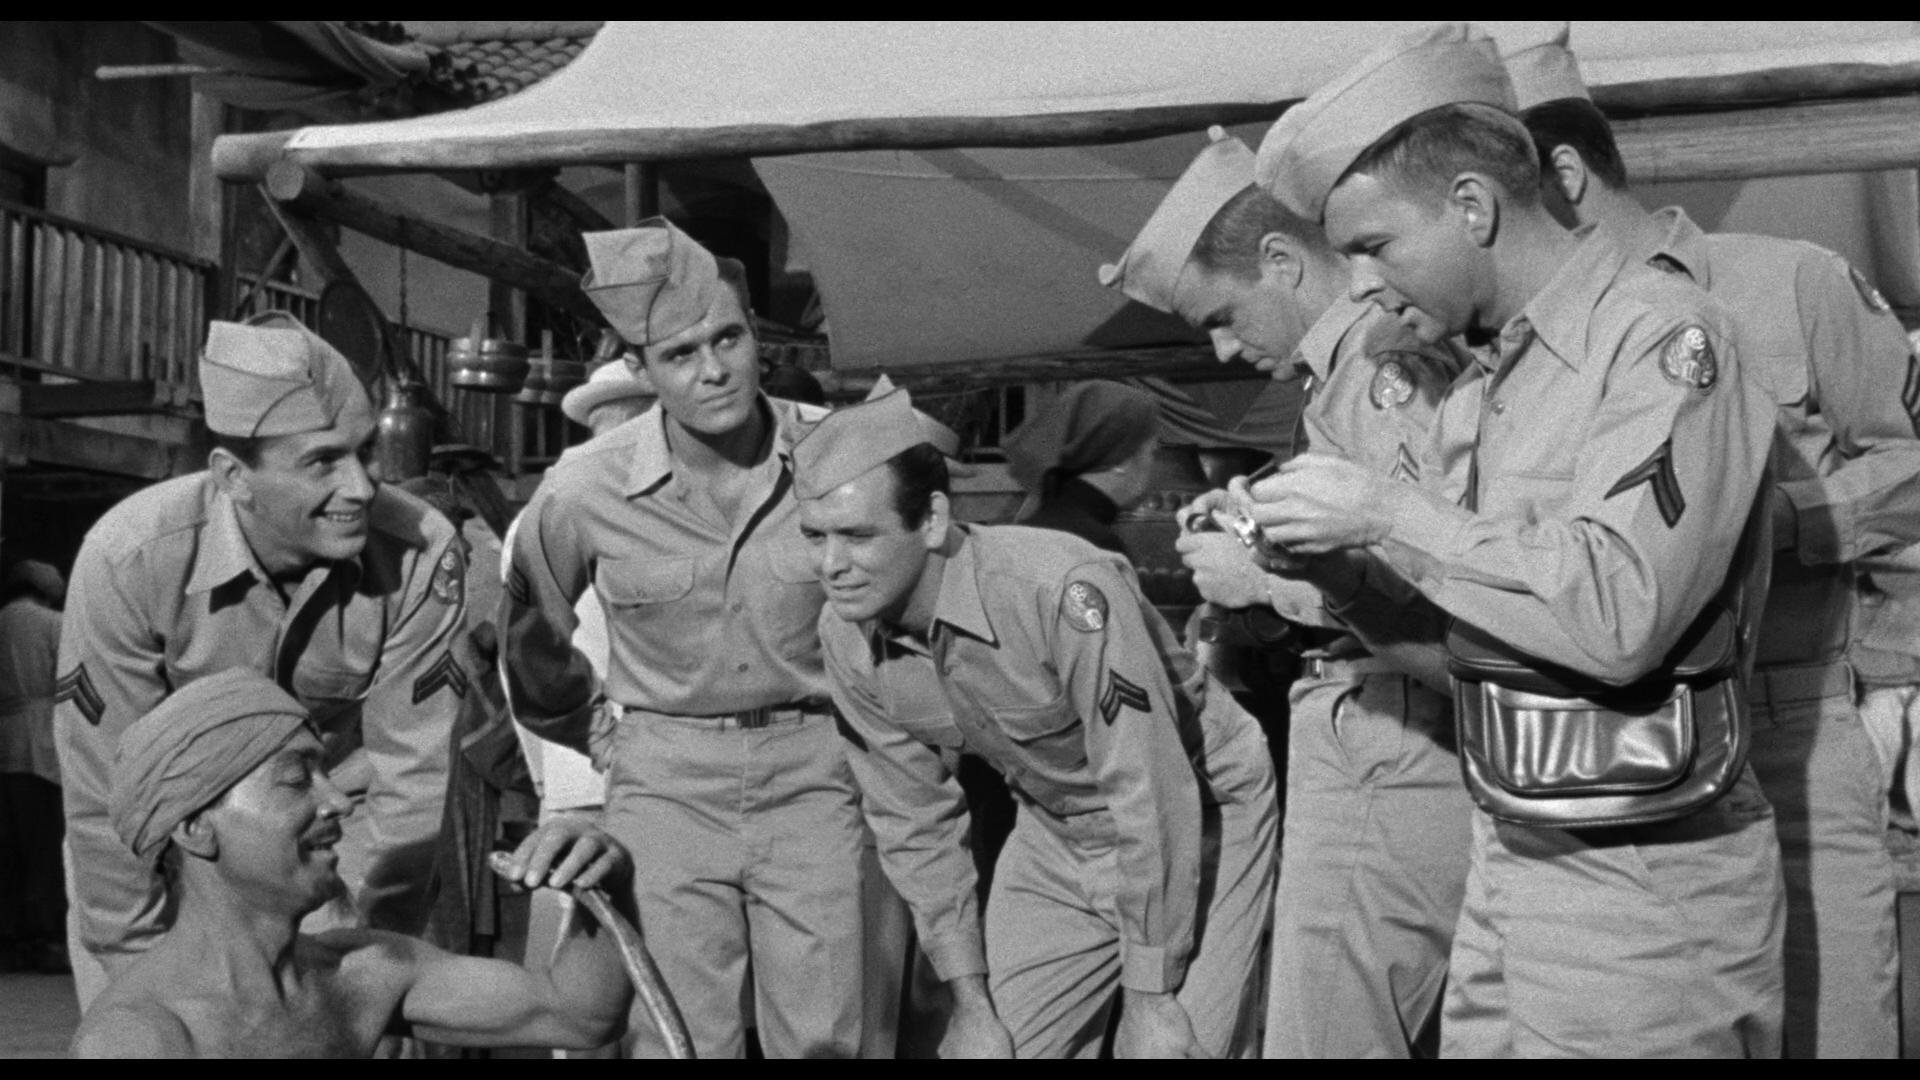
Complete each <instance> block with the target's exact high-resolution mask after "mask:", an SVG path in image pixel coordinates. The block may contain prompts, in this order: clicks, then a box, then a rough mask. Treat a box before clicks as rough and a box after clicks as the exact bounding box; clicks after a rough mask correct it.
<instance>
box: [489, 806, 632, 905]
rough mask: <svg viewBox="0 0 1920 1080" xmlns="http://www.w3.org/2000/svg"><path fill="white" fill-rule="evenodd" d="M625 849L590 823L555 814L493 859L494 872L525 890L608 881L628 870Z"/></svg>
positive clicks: (581, 885) (560, 887) (584, 885)
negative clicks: (512, 849)
mask: <svg viewBox="0 0 1920 1080" xmlns="http://www.w3.org/2000/svg"><path fill="white" fill-rule="evenodd" d="M628 864H629V860H628V857H627V850H626V849H625V848H623V847H621V846H620V844H619V842H618V841H616V840H614V838H613V837H611V836H608V835H607V834H606V833H605V832H602V831H601V830H600V828H599V826H597V825H595V824H594V823H593V822H591V821H589V820H587V819H585V818H582V817H574V816H570V815H568V816H561V817H556V818H554V819H553V820H551V821H548V822H547V823H546V824H544V825H542V826H540V827H539V828H538V829H535V830H534V832H533V834H532V835H531V836H529V837H527V838H526V839H525V840H522V841H521V842H520V846H519V847H518V848H515V849H514V852H513V854H511V855H509V856H507V857H505V858H502V859H496V860H494V866H493V869H494V872H495V873H497V874H499V875H500V876H501V877H503V878H506V879H507V880H508V881H511V882H515V883H517V884H520V885H524V886H526V887H527V888H529V889H532V888H538V887H540V886H542V885H544V886H546V887H548V888H550V889H565V888H569V887H572V886H578V887H581V888H588V887H592V886H595V885H600V884H603V883H608V884H610V883H612V882H613V881H616V880H618V879H619V878H620V877H622V876H624V875H625V873H626V872H627V869H628Z"/></svg>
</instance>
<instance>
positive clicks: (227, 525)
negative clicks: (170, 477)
mask: <svg viewBox="0 0 1920 1080" xmlns="http://www.w3.org/2000/svg"><path fill="white" fill-rule="evenodd" d="M207 487H208V489H209V492H210V497H209V498H208V500H207V525H206V528H205V529H204V530H203V531H202V532H201V535H200V550H199V552H198V554H196V556H195V557H194V562H193V575H192V576H191V577H189V578H188V579H187V588H186V592H187V595H189V596H191V595H194V594H196V593H205V592H212V591H213V590H215V589H217V588H219V587H220V586H222V585H225V584H227V583H228V582H230V581H232V580H234V579H235V578H238V577H239V576H240V575H242V574H247V575H250V576H251V577H252V578H253V580H254V581H256V582H265V581H267V580H268V579H269V576H268V574H267V572H266V569H265V568H264V567H262V566H261V565H260V560H259V559H257V558H255V557H254V554H253V546H252V545H251V544H248V543H247V534H246V533H244V532H242V531H241V529H240V509H239V507H237V506H235V505H233V499H231V498H230V497H228V495H227V493H226V492H224V491H222V490H220V489H219V488H218V487H216V486H215V485H214V484H213V481H212V479H211V478H209V479H208V481H207ZM329 570H330V571H336V570H345V571H347V572H348V573H351V574H354V575H358V574H359V572H360V560H359V559H357V558H355V559H347V560H344V561H341V562H337V563H333V564H332V566H331V567H330V568H329Z"/></svg>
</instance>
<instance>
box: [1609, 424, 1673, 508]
mask: <svg viewBox="0 0 1920 1080" xmlns="http://www.w3.org/2000/svg"><path fill="white" fill-rule="evenodd" d="M1641 484H1647V485H1650V486H1651V487H1652V488H1653V503H1654V506H1656V507H1657V508H1659V510H1660V520H1662V521H1664V522H1666V523H1667V528H1669V529H1671V528H1673V527H1674V526H1675V525H1678V524H1679V523H1680V515H1682V514H1684V513H1686V512H1687V499H1686V496H1685V495H1683V494H1681V492H1680V478H1679V477H1677V476H1675V475H1674V473H1673V440H1672V439H1668V440H1667V441H1666V442H1663V443H1661V444H1660V449H1658V450H1655V451H1654V452H1653V455H1652V456H1651V457H1649V458H1647V460H1645V461H1643V462H1641V463H1640V464H1638V465H1636V466H1634V467H1633V468H1632V470H1630V471H1629V472H1628V473H1627V474H1626V475H1625V476H1622V477H1621V478H1620V480H1619V481H1618V482H1617V483H1615V484H1614V485H1613V487H1611V488H1609V489H1608V490H1607V494H1606V497H1607V498H1609V499H1611V498H1613V497H1614V496H1615V495H1620V494H1624V493H1625V492H1628V491H1631V490H1633V489H1634V488H1636V487H1639V486H1640V485H1641Z"/></svg>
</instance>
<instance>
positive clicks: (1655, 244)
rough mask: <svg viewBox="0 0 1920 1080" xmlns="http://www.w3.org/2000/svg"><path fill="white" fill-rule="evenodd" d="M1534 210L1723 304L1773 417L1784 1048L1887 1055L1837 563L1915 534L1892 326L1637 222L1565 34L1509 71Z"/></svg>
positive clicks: (1819, 278) (1864, 302)
mask: <svg viewBox="0 0 1920 1080" xmlns="http://www.w3.org/2000/svg"><path fill="white" fill-rule="evenodd" d="M1507 66H1508V71H1509V73H1510V74H1511V75H1512V76H1513V80H1514V91H1515V97H1516V105H1517V106H1518V108H1519V110H1520V116H1521V118H1522V120H1524V121H1525V122H1526V124H1527V126H1528V128H1529V130H1530V131H1531V132H1532V134H1533V136H1534V142H1535V145H1536V147H1537V149H1538V150H1539V151H1540V155H1541V161H1542V166H1543V173H1545V174H1546V179H1547V182H1548V183H1547V189H1548V196H1549V198H1551V197H1553V196H1555V195H1558V196H1559V197H1560V198H1561V199H1562V200H1563V201H1564V203H1565V205H1566V207H1567V209H1568V211H1569V212H1570V214H1569V216H1570V217H1571V218H1572V219H1573V222H1574V223H1575V224H1578V225H1589V224H1591V225H1595V226H1597V227H1598V228H1600V229H1601V230H1603V231H1606V232H1609V233H1611V234H1612V237H1613V239H1614V241H1615V242H1616V243H1617V244H1619V245H1620V246H1621V247H1622V248H1623V249H1624V250H1625V251H1626V252H1627V253H1628V255H1629V257H1631V258H1634V259H1638V260H1641V261H1644V262H1647V263H1649V264H1651V265H1653V266H1655V267H1657V268H1661V269H1667V270H1671V271H1678V272H1681V273H1684V274H1685V275H1686V276H1688V277H1690V278H1692V279H1693V280H1694V281H1695V282H1696V283H1697V284H1699V285H1700V287H1701V288H1703V289H1706V290H1707V291H1708V292H1709V293H1710V294H1711V295H1712V296H1713V297H1714V298H1715V299H1717V300H1719V301H1721V302H1722V303H1723V304H1725V305H1726V307H1727V309H1728V311H1729V312H1731V314H1732V316H1733V318H1734V322H1735V333H1736V334H1737V335H1738V337H1739V343H1740V355H1741V357H1742V358H1743V359H1744V360H1745V362H1746V364H1747V370H1748V371H1749V372H1750V373H1751V374H1752V377H1753V378H1755V379H1756V380H1758V385H1759V386H1761V387H1763V388H1765V389H1768V390H1770V391H1771V396H1772V397H1773V399H1774V400H1775V401H1776V402H1777V403H1778V406H1779V410H1780V418H1779V433H1778V435H1777V436H1776V437H1775V439H1774V444H1773V461H1772V465H1773V479H1774V481H1775V485H1774V487H1773V488H1772V489H1771V491H1770V493H1769V495H1770V505H1771V513H1772V517H1773V545H1774V555H1773V570H1772V576H1771V585H1770V588H1769V593H1768V597H1767V603H1766V608H1765V611H1764V614H1763V616H1762V619H1761V622H1760V632H1759V644H1758V647H1757V651H1758V657H1757V663H1758V668H1757V670H1756V671H1755V673H1754V676H1753V683H1752V687H1751V696H1752V700H1753V719H1754V728H1755V746H1754V750H1753V759H1752V760H1753V768H1754V774H1755V775H1756V776H1758V777H1759V779H1760V786H1761V789H1762V790H1763V791H1765V792H1766V794H1767V799H1768V801H1769V802H1771V803H1772V804H1773V808H1774V812H1775V814H1776V815H1778V821H1779V830H1780V842H1781V854H1782V858H1783V868H1784V870H1785V874H1786V883H1787V939H1786V955H1787V1028H1786V1039H1787V1041H1786V1050H1787V1053H1788V1055H1789V1056H1794V1057H1813V1056H1816V1055H1817V1056H1821V1057H1847V1058H1853V1057H1892V1056H1894V1055H1895V1054H1896V1053H1897V1052H1898V1050H1899V1032H1898V1026H1897V1023H1896V1019H1895V1015H1894V1010H1895V1006H1894V1002H1895V992H1896V980H1897V967H1898V965H1897V961H1896V955H1895V949H1894V920H1893V866H1892V862H1891V860H1890V859H1889V858H1888V857H1887V852H1886V846H1885V842H1884V841H1885V837H1884V833H1885V829H1886V812H1885V803H1886V791H1885V784H1884V781H1883V779H1882V777H1881V776H1880V772H1879V770H1878V768H1877V762H1876V760H1875V757H1874V753H1873V747H1872V743H1871V741H1870V740H1869V739H1868V737H1867V733H1866V731H1865V730H1864V728H1863V727H1862V725H1861V723H1860V717H1859V713H1858V711H1857V709H1856V707H1855V703H1854V694H1853V686H1852V681H1851V679H1850V678H1849V671H1848V668H1847V663H1846V653H1847V638H1848V628H1849V623H1850V621H1851V620H1852V608H1853V603H1854V596H1855V592H1854V587H1855V586H1854V576H1855V575H1854V569H1853V566H1852V562H1853V560H1854V559H1857V558H1861V557H1864V556H1871V555H1875V554H1881V553H1886V552H1889V551H1892V550H1894V549H1897V548H1902V547H1905V546H1907V545H1908V544H1911V543H1913V542H1915V541H1916V540H1920V440H1916V439H1915V438H1914V418H1913V416H1912V415H1911V414H1910V413H1909V412H1908V404H1903V399H1902V394H1903V391H1905V390H1906V389H1907V388H1908V387H1909V386H1910V385H1911V382H1912V380H1914V378H1915V368H1914V361H1913V360H1912V358H1911V353H1910V350H1909V347H1908V342H1907V338H1906V334H1905V332H1904V331H1903V330H1902V329H1901V327H1900V323H1899V320H1897V319H1895V318H1894V317H1893V314H1892V312H1891V311H1890V310H1889V309H1888V308H1887V305H1886V302H1885V301H1884V300H1882V299H1881V298H1880V295H1879V293H1877V292H1876V291H1874V289H1873V287H1872V286H1871V285H1868V284H1867V282H1866V280H1865V279H1864V278H1863V277H1861V275H1860V272H1859V271H1857V270H1854V269H1853V268H1852V267H1849V266H1848V265H1847V263H1846V261H1845V260H1843V259H1841V258H1840V257H1839V256H1838V255H1835V254H1834V253H1833V252H1830V251H1827V250H1825V249H1823V248H1819V247H1815V246H1814V245H1812V244H1806V243H1800V242H1796V241H1791V240H1781V239H1778V238H1775V237H1768V236H1742V235H1736V234H1725V233H1722V234H1715V235H1708V234H1706V233H1703V232H1701V231H1700V229H1699V227H1698V226H1696V225H1695V224H1694V223H1693V222H1692V221H1690V220H1688V218H1687V215H1686V212H1685V211H1683V210H1681V209H1679V208H1678V207H1670V208H1668V209H1665V210H1662V211H1660V212H1658V213H1656V214H1648V213H1647V212H1646V211H1645V210H1643V209H1642V208H1641V207H1640V205H1639V204H1638V203H1637V202H1635V201H1634V200H1633V197H1632V196H1631V195H1630V194H1629V193H1628V191H1627V184H1626V175H1625V169H1624V168H1623V167H1622V166H1621V165H1620V157H1619V151H1618V150H1617V149H1616V147H1615V146H1614V142H1613V134H1612V131H1611V129H1610V128H1609V127H1608V125H1607V121H1606V118H1605V117H1604V116H1603V115H1601V113H1600V111H1599V110H1598V109H1596V108H1594V106H1593V103H1592V101H1591V100H1589V98H1588V95H1587V90H1586V85H1585V83H1584V82H1582V80H1581V78H1580V72H1579V68H1578V66H1577V64H1576V62H1575V60H1574V56H1573V53H1572V52H1570V51H1569V50H1568V49H1567V43H1566V30H1565V28H1562V29H1561V31H1560V33H1559V34H1558V35H1557V36H1556V37H1555V38H1554V39H1553V40H1550V41H1547V42H1544V43H1542V44H1539V45H1535V46H1532V47H1529V48H1525V49H1522V50H1519V51H1517V52H1515V53H1513V54H1512V55H1511V56H1509V57H1508V59H1507Z"/></svg>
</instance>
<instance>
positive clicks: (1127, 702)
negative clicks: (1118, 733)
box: [1100, 668, 1153, 727]
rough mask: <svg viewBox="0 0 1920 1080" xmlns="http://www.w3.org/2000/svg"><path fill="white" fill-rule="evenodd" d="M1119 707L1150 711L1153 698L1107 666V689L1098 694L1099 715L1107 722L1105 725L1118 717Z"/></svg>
mask: <svg viewBox="0 0 1920 1080" xmlns="http://www.w3.org/2000/svg"><path fill="white" fill-rule="evenodd" d="M1121 709H1135V710H1138V711H1140V712H1152V711H1153V699H1151V698H1149V697H1147V692H1146V691H1145V690H1142V689H1140V687H1139V686H1138V685H1137V684H1135V683H1134V682H1132V681H1131V680H1129V679H1128V678H1127V677H1126V676H1125V675H1122V674H1120V673H1119V672H1117V671H1115V670H1113V669H1112V668H1108V669H1107V689H1106V692H1105V693H1103V694H1101V695H1100V717H1101V719H1103V720H1105V721H1106V722H1107V726H1109V727H1111V726H1113V722H1114V720H1115V719H1116V718H1117V717H1119V715H1120V710H1121Z"/></svg>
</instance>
